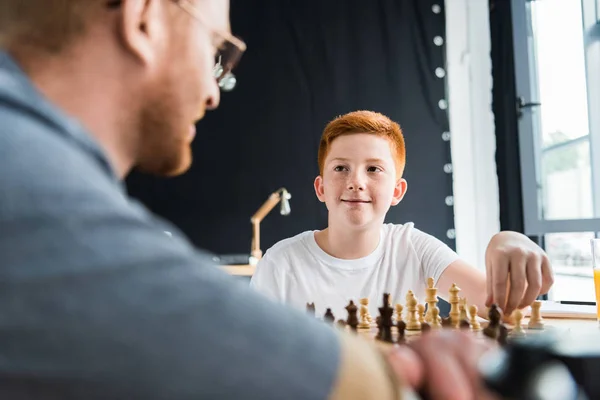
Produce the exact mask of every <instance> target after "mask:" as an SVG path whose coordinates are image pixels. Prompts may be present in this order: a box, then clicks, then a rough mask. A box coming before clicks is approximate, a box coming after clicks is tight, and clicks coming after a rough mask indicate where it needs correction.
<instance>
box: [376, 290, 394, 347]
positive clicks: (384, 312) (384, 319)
mask: <svg viewBox="0 0 600 400" xmlns="http://www.w3.org/2000/svg"><path fill="white" fill-rule="evenodd" d="M379 315H380V316H381V340H382V341H384V342H388V343H393V342H394V341H393V340H392V326H393V325H394V322H393V321H392V316H393V315H394V309H393V308H392V307H390V294H389V293H384V294H383V307H379Z"/></svg>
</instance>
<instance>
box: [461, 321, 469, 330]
mask: <svg viewBox="0 0 600 400" xmlns="http://www.w3.org/2000/svg"><path fill="white" fill-rule="evenodd" d="M458 328H459V329H466V330H471V324H470V323H469V320H468V319H461V320H460V322H459V323H458Z"/></svg>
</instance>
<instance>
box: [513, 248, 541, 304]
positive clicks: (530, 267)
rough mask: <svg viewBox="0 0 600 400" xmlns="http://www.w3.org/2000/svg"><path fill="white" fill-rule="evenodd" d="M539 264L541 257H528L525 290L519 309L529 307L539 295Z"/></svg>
mask: <svg viewBox="0 0 600 400" xmlns="http://www.w3.org/2000/svg"><path fill="white" fill-rule="evenodd" d="M541 263H542V257H539V256H537V255H533V256H531V257H529V260H528V261H527V271H526V275H527V289H525V294H524V295H523V299H522V300H521V303H520V304H519V308H523V307H526V306H528V305H530V304H531V303H533V301H534V300H535V299H536V298H537V297H538V296H539V295H540V290H541V289H542V266H541Z"/></svg>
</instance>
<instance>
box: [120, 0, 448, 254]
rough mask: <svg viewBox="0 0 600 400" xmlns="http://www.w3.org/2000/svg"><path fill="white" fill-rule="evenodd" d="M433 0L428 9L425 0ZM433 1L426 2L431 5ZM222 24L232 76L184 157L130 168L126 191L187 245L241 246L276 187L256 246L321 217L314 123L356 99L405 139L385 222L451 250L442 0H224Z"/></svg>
mask: <svg viewBox="0 0 600 400" xmlns="http://www.w3.org/2000/svg"><path fill="white" fill-rule="evenodd" d="M438 3H439V5H440V6H441V8H440V9H436V8H435V7H434V8H433V9H432V7H433V6H434V4H438ZM434 9H435V10H436V11H437V12H434V11H432V10H434ZM231 20H232V29H233V32H234V33H235V34H236V35H238V36H240V37H241V38H242V39H244V40H245V41H246V43H247V44H248V50H247V52H246V54H245V55H244V57H243V58H242V62H241V64H240V66H239V68H238V69H237V70H236V71H235V72H236V75H237V78H238V85H237V87H236V89H235V90H234V91H233V92H230V93H224V94H223V96H222V101H221V107H220V108H219V109H218V110H216V111H213V112H210V113H209V114H208V115H207V117H206V118H205V119H204V120H202V121H201V122H200V123H199V124H198V131H199V135H198V136H197V138H196V140H195V142H194V144H193V147H194V148H193V150H194V157H195V160H194V164H193V167H192V169H191V170H190V171H189V172H188V173H187V174H185V175H183V176H181V177H178V178H174V179H173V178H171V179H169V180H165V179H157V178H149V177H144V176H140V175H137V174H135V173H134V174H133V175H132V176H131V177H130V178H129V179H128V187H129V190H130V193H131V194H132V195H133V196H135V197H138V198H139V199H141V200H142V201H143V202H144V203H146V204H147V205H148V206H149V207H150V208H151V209H152V210H154V211H155V212H156V213H158V214H160V215H162V216H164V217H166V218H168V219H169V220H171V221H172V222H174V223H175V224H177V225H178V226H179V227H180V228H181V229H182V230H183V231H184V232H185V233H187V234H188V235H189V236H190V238H191V239H192V241H193V242H194V243H196V244H197V245H198V246H200V247H202V248H205V249H208V250H210V251H213V252H216V253H220V254H223V253H248V252H249V250H250V239H251V225H250V216H251V215H252V214H253V213H254V212H255V211H256V210H257V209H258V207H260V205H261V204H262V203H263V202H264V201H265V200H266V199H267V197H268V196H269V194H270V193H271V192H273V191H274V190H276V189H278V188H279V187H281V186H285V187H286V188H288V190H289V191H290V192H291V193H292V196H293V197H292V199H291V207H292V213H291V214H290V215H289V216H288V217H282V216H281V215H279V214H278V210H277V209H275V210H273V211H272V213H271V214H269V215H268V216H267V217H266V218H265V220H264V221H263V223H262V227H261V233H262V238H261V239H262V241H261V247H262V249H263V251H264V250H266V249H267V248H268V247H270V246H271V245H273V244H274V243H275V242H277V241H278V240H281V239H283V238H286V237H289V236H292V235H295V234H297V233H300V232H302V231H304V230H308V229H321V228H324V227H325V226H326V222H327V214H326V209H325V206H324V205H323V204H321V203H320V202H318V201H317V199H316V197H315V195H314V191H313V186H312V185H313V180H314V178H315V176H316V175H317V173H318V168H317V148H318V143H319V138H320V135H321V132H322V130H323V128H324V126H325V125H326V123H327V122H328V121H330V120H331V119H333V118H334V117H335V116H337V115H339V114H342V113H346V112H349V111H353V110H357V109H369V110H374V111H378V112H381V113H384V114H386V115H388V116H389V117H390V118H392V119H393V120H395V121H397V122H398V123H400V125H401V126H402V128H403V130H404V133H405V136H406V144H407V166H406V173H405V177H406V179H407V180H408V183H409V185H408V187H409V190H408V193H407V196H406V197H405V199H404V200H403V202H402V203H401V204H400V205H398V206H396V207H395V208H392V210H391V211H390V213H389V214H388V218H387V220H388V221H389V222H395V223H403V222H406V221H414V222H415V223H416V225H417V227H419V228H421V229H423V230H425V231H427V232H429V233H431V234H433V235H435V236H436V237H438V238H440V239H442V240H444V241H445V242H446V243H448V244H449V245H450V246H451V247H453V248H454V240H451V239H448V238H447V236H446V232H447V230H448V229H450V228H453V225H454V222H453V209H452V207H449V206H447V205H446V204H445V198H446V196H449V195H452V176H451V174H449V173H446V172H444V165H445V164H446V163H449V162H450V142H449V141H445V140H443V139H442V134H443V132H445V131H448V119H447V115H446V110H442V109H440V107H439V106H438V102H439V100H441V99H445V98H446V94H445V80H444V79H443V78H438V77H437V76H436V74H435V70H436V68H438V67H441V68H444V69H445V58H444V53H445V43H444V44H443V45H441V46H440V45H436V44H434V37H435V36H440V37H441V38H442V39H444V40H445V15H444V9H443V1H439V2H438V1H428V0H388V1H386V0H377V1H375V0H370V1H368V2H367V1H364V0H360V1H359V0H352V1H326V0H305V1H290V0H272V1H259V0H234V1H232V4H231Z"/></svg>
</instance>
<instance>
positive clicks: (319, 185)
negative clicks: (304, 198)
mask: <svg viewBox="0 0 600 400" xmlns="http://www.w3.org/2000/svg"><path fill="white" fill-rule="evenodd" d="M314 185H315V194H316V195H317V198H318V199H319V201H321V203H325V190H324V186H323V177H322V176H321V175H319V176H317V177H316V178H315V184H314Z"/></svg>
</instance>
